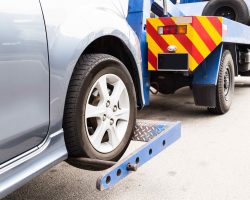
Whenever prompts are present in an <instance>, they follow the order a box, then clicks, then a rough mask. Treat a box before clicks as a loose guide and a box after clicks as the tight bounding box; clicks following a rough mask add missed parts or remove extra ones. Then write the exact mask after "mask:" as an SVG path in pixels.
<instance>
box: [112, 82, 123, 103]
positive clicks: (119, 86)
mask: <svg viewBox="0 0 250 200" xmlns="http://www.w3.org/2000/svg"><path fill="white" fill-rule="evenodd" d="M124 89H125V85H124V83H123V82H122V81H121V80H118V81H117V82H116V83H115V85H114V90H113V92H112V94H111V102H112V103H113V104H114V105H116V104H117V103H118V101H119V100H120V97H121V94H122V92H123V91H124Z"/></svg>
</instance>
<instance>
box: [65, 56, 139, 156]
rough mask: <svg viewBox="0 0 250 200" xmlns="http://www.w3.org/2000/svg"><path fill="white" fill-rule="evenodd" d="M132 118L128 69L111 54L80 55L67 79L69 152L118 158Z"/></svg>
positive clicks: (133, 99) (132, 93)
mask: <svg viewBox="0 0 250 200" xmlns="http://www.w3.org/2000/svg"><path fill="white" fill-rule="evenodd" d="M135 121H136V95H135V89H134V84H133V81H132V78H131V76H130V74H129V72H128V70H127V68H126V67H125V66H124V65H123V64H122V63H121V62H120V61H119V60H118V59H116V58H114V57H112V56H110V55H106V54H90V55H83V56H82V57H81V58H80V60H79V61H78V63H77V66H76V68H75V71H74V73H73V76H72V79H71V82H70V86H69V89H68V94H67V99H66V106H65V113H64V124H63V128H64V131H65V141H66V146H67V149H68V152H69V155H70V156H71V157H87V158H94V159H100V160H107V161H116V160H118V159H119V158H120V157H121V156H122V154H123V153H124V151H125V150H126V148H127V146H128V144H129V142H130V139H131V135H132V132H133V128H134V125H135Z"/></svg>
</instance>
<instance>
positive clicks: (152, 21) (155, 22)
mask: <svg viewBox="0 0 250 200" xmlns="http://www.w3.org/2000/svg"><path fill="white" fill-rule="evenodd" d="M149 22H150V24H151V25H152V26H153V27H154V29H155V30H156V31H157V32H158V26H164V24H163V23H162V22H161V20H160V19H159V18H152V19H150V20H149Z"/></svg>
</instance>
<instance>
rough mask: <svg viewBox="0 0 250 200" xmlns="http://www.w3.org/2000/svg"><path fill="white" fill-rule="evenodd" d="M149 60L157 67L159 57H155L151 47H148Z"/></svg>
mask: <svg viewBox="0 0 250 200" xmlns="http://www.w3.org/2000/svg"><path fill="white" fill-rule="evenodd" d="M148 62H150V64H151V65H152V66H153V67H154V68H155V69H157V58H156V57H155V55H154V54H153V53H152V52H151V51H150V49H148Z"/></svg>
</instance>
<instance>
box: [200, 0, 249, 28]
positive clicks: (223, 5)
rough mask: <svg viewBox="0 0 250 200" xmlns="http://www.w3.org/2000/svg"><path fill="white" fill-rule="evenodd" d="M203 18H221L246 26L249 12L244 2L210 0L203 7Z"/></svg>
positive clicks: (238, 0)
mask: <svg viewBox="0 0 250 200" xmlns="http://www.w3.org/2000/svg"><path fill="white" fill-rule="evenodd" d="M202 15H203V16H222V17H225V18H229V19H231V20H234V21H237V22H240V23H242V24H248V22H249V19H250V17H249V10H248V6H247V4H246V3H245V2H244V0H210V1H209V2H208V3H207V5H206V6H205V8H204V10H203V13H202Z"/></svg>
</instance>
